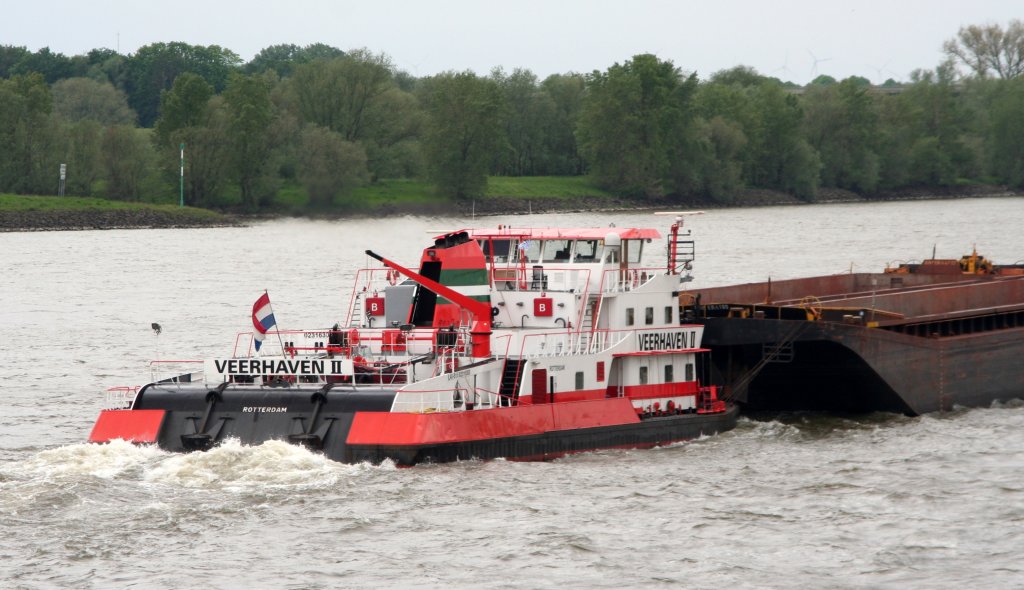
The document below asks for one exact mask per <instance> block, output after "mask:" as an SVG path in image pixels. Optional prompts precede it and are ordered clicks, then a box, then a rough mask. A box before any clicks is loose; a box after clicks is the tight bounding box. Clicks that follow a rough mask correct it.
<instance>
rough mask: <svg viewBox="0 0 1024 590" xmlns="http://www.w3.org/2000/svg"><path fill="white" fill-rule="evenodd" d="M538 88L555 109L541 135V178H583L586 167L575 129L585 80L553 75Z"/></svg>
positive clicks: (571, 75)
mask: <svg viewBox="0 0 1024 590" xmlns="http://www.w3.org/2000/svg"><path fill="white" fill-rule="evenodd" d="M541 88H542V89H543V90H544V92H545V93H546V94H547V95H548V97H549V98H550V99H551V103H552V104H553V105H554V111H553V112H552V113H551V119H550V120H549V122H548V123H547V131H546V133H545V134H544V142H545V145H544V157H545V161H544V163H543V168H542V172H541V174H549V175H558V176H564V175H574V176H575V175H580V174H584V173H585V172H586V167H585V165H584V162H583V156H581V155H580V150H579V145H578V144H577V143H576V125H577V122H578V121H579V116H580V111H581V110H582V108H583V96H584V93H585V90H586V78H585V77H584V76H582V75H580V74H553V75H551V76H548V77H547V78H545V79H544V82H542V83H541Z"/></svg>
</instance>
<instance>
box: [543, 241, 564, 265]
mask: <svg viewBox="0 0 1024 590" xmlns="http://www.w3.org/2000/svg"><path fill="white" fill-rule="evenodd" d="M568 261H569V240H544V256H543V262H568Z"/></svg>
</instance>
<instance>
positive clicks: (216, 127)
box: [159, 97, 231, 207]
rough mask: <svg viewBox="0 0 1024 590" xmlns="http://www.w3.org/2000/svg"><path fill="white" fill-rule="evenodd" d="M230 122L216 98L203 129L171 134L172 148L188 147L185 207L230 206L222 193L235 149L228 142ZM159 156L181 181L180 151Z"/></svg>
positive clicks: (188, 128)
mask: <svg viewBox="0 0 1024 590" xmlns="http://www.w3.org/2000/svg"><path fill="white" fill-rule="evenodd" d="M229 119H230V115H229V114H228V112H227V109H226V108H225V107H224V104H223V101H222V100H221V98H220V97H214V98H212V99H211V100H210V102H209V104H208V105H207V107H206V112H205V113H204V117H203V120H202V121H201V122H200V124H199V125H196V126H190V127H182V128H181V129H178V130H177V131H175V132H174V133H172V134H171V141H170V143H171V145H173V146H178V145H180V144H185V204H187V205H193V206H196V207H223V206H225V205H227V204H228V202H227V200H226V198H225V196H224V194H223V193H222V190H223V187H224V185H225V184H226V183H227V181H228V179H229V177H230V170H231V146H230V144H229V143H228V139H227V138H228V125H229V124H230V122H229ZM159 155H160V156H161V157H162V159H163V162H164V166H165V169H166V170H169V171H170V172H171V176H172V177H173V178H174V179H177V174H178V151H177V149H174V148H172V149H170V150H164V151H163V152H162V153H160V154H159Z"/></svg>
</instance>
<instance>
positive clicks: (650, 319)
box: [644, 307, 654, 326]
mask: <svg viewBox="0 0 1024 590" xmlns="http://www.w3.org/2000/svg"><path fill="white" fill-rule="evenodd" d="M644 323H645V324H647V325H648V326H651V325H654V308H653V307H646V308H644Z"/></svg>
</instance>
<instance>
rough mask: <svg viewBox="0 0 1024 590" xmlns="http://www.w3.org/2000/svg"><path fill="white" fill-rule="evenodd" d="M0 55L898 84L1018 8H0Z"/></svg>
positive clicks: (728, 0) (779, 4)
mask: <svg viewBox="0 0 1024 590" xmlns="http://www.w3.org/2000/svg"><path fill="white" fill-rule="evenodd" d="M4 5H5V6H4V9H3V11H2V12H0V44H2V45H23V46H26V47H28V49H30V50H32V51H35V50H37V49H40V48H42V47H47V46H48V47H50V49H51V50H52V51H56V52H61V53H64V54H67V55H75V54H80V53H85V52H87V51H89V50H90V49H94V48H98V47H108V48H111V49H118V50H119V51H120V52H121V53H131V52H134V51H135V50H137V49H138V48H139V47H141V46H143V45H147V44H149V43H154V42H158V41H184V42H186V43H191V44H196V45H220V46H222V47H226V48H228V49H231V50H233V51H234V52H236V53H238V54H239V55H240V56H241V57H242V59H243V60H245V61H248V60H250V59H252V57H253V56H254V55H256V53H258V52H259V50H260V49H262V48H264V47H267V46H269V45H276V44H280V43H294V44H297V45H308V44H310V43H316V42H322V43H326V44H328V45H333V46H335V47H338V48H341V49H345V50H347V49H353V48H359V47H366V48H368V49H370V50H372V51H374V52H376V53H379V52H383V53H386V54H387V55H389V56H390V57H391V59H392V61H393V62H394V64H395V65H396V66H397V67H398V68H399V69H403V70H406V71H407V72H409V73H410V74H413V75H415V76H428V75H431V74H436V73H438V72H441V71H445V70H466V69H469V70H473V71H475V72H477V73H479V74H487V73H488V72H489V71H490V70H491V68H493V67H495V66H502V67H504V68H505V69H506V70H508V71H511V70H512V69H514V68H517V67H521V68H527V69H530V70H532V71H533V72H534V73H535V74H537V76H538V77H540V78H544V77H545V76H548V75H550V74H554V73H566V72H583V73H586V72H591V71H593V70H604V69H607V68H608V67H609V66H610V65H612V64H614V63H615V62H622V61H624V60H627V59H629V58H630V57H632V56H633V55H636V54H639V53H654V54H655V55H657V56H658V57H660V58H662V59H667V60H671V61H672V62H673V63H675V65H676V66H677V67H679V68H681V69H683V70H685V71H688V72H689V71H695V72H697V74H698V76H700V78H702V79H706V78H707V77H708V76H709V75H710V74H712V73H714V72H716V71H718V70H722V69H726V68H731V67H733V66H736V65H741V64H742V65H748V66H752V67H754V68H756V69H757V70H758V71H759V72H761V73H762V74H766V75H769V76H776V77H778V78H782V79H785V80H791V81H793V82H796V83H798V84H804V83H806V82H808V81H809V80H811V79H812V78H814V76H815V75H817V74H828V75H830V76H833V77H834V78H837V79H842V78H845V77H847V76H851V75H858V76H864V77H866V78H868V79H870V80H872V81H873V82H875V83H880V82H882V81H884V80H885V79H886V78H895V79H896V80H905V79H907V78H908V77H909V74H910V72H911V71H913V70H914V69H917V68H925V69H932V68H934V67H935V66H936V65H938V64H939V63H940V62H941V61H942V58H943V55H942V42H943V41H945V40H946V39H950V38H952V37H953V36H955V35H956V32H957V30H958V29H959V28H960V27H961V26H963V25H969V24H985V23H997V24H999V25H1001V26H1003V27H1005V26H1006V24H1007V23H1008V22H1009V21H1010V20H1011V19H1014V18H1017V19H1024V2H1022V1H1021V0H1015V1H1009V0H1002V1H999V0H937V1H921V0H886V1H875V0H860V1H857V2H835V1H830V0H815V1H812V0H789V1H787V0H745V1H741V0H701V1H699V2H691V1H682V0H680V1H676V2H671V1H665V0H616V1H607V0H594V1H589V2H587V1H583V0H564V1H556V0H549V1H538V0H505V1H503V2H493V1H492V2H488V1H486V0H420V1H413V0H409V1H404V2H403V1H396V0H362V1H359V2H352V1H349V0H344V1H340V0H339V1H329V0H291V1H288V2H282V1H280V0H275V1H270V0H248V1H245V2H240V1H235V0H201V1H197V0H163V1H160V2H154V1H152V0H149V1H147V0H91V1H89V0H75V1H56V2H54V1H50V2H46V1H39V0H36V1H31V0H5V1H4Z"/></svg>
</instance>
